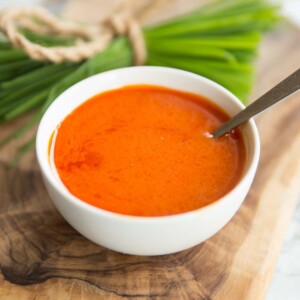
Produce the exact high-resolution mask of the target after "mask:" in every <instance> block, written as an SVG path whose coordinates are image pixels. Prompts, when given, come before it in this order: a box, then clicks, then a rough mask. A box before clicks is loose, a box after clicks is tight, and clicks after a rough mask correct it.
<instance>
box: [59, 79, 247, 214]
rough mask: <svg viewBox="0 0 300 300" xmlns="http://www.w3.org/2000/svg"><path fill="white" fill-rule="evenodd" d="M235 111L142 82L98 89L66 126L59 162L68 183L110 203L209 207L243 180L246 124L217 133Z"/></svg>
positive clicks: (142, 207)
mask: <svg viewBox="0 0 300 300" xmlns="http://www.w3.org/2000/svg"><path fill="white" fill-rule="evenodd" d="M226 120H228V116H227V115H226V113H224V112H223V111H222V110H221V109H220V108H219V107H217V106H216V105H214V104H213V103H211V102H210V101H209V100H207V99H205V98H204V97H200V96H198V95H194V94H190V93H185V92H180V91H176V90H171V89H167V88H163V87H158V86H148V85H136V86H127V87H124V88H120V89H116V90H112V91H108V92H105V93H102V94H98V95H96V96H94V97H92V98H91V99H89V100H88V101H86V102H84V103H83V104H82V105H80V106H79V107H78V108H76V109H75V110H74V111H73V112H72V113H71V114H69V115H68V116H67V117H66V118H65V119H64V120H63V121H62V123H61V126H60V127H59V129H58V133H57V137H56V141H55V148H54V162H55V166H56V168H57V171H58V174H59V176H60V178H61V180H62V182H63V183H64V185H65V186H66V187H67V189H68V190H69V191H70V192H71V193H72V194H73V195H75V196H76V197H78V198H79V199H81V200H82V201H85V202H87V203H89V204H91V205H94V206H96V207H100V208H102V209H105V210H108V211H112V212H116V213H121V214H126V215H135V216H164V215H172V214H178V213H183V212H187V211H191V210H194V209H197V208H200V207H203V206H205V205H208V204H210V203H212V202H214V201H216V200H217V199H219V198H220V197H222V196H224V195H225V194H226V193H228V192H229V191H230V190H231V189H232V188H233V187H234V186H235V185H236V184H237V183H238V181H239V180H240V178H241V176H242V172H243V168H244V162H245V146H244V142H243V139H242V136H241V133H240V132H239V130H236V131H234V132H233V133H232V134H229V135H227V136H225V137H222V138H219V139H213V138H209V137H208V136H207V133H209V132H213V130H214V129H216V128H217V127H218V126H219V125H220V124H222V123H223V122H225V121H226Z"/></svg>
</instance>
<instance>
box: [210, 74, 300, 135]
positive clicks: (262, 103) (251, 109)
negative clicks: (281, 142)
mask: <svg viewBox="0 0 300 300" xmlns="http://www.w3.org/2000/svg"><path fill="white" fill-rule="evenodd" d="M299 89H300V69H298V70H297V71H296V72H294V73H293V74H292V75H290V76H289V77H287V78H286V79H284V80H283V81H281V82H280V83H278V84H277V85H276V86H274V87H273V88H272V89H271V90H269V91H268V92H266V93H265V94H264V95H262V96H261V97H260V98H258V99H257V100H256V101H254V102H253V103H252V104H250V105H249V106H247V107H246V108H245V109H244V110H242V111H241V112H239V113H238V114H237V115H235V116H234V117H233V118H231V119H230V120H229V121H227V122H226V123H224V124H223V125H222V126H220V127H219V128H218V129H217V130H216V131H215V132H214V133H213V134H212V135H213V137H214V138H219V137H221V136H223V135H224V134H226V133H228V132H230V131H231V130H232V129H234V128H236V127H238V126H240V125H241V124H243V123H245V122H246V121H248V120H249V119H250V118H252V117H253V116H255V115H256V114H258V113H260V112H261V111H263V110H265V109H267V108H268V107H270V106H272V105H273V104H275V103H277V102H279V101H281V100H283V99H285V98H286V97H288V96H290V95H291V94H293V93H294V92H296V91H297V90H299Z"/></svg>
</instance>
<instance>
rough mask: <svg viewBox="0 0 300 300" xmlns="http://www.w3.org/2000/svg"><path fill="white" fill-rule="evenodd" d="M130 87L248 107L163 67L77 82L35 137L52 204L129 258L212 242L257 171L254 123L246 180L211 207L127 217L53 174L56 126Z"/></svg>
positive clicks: (247, 130) (248, 137) (230, 109)
mask: <svg viewBox="0 0 300 300" xmlns="http://www.w3.org/2000/svg"><path fill="white" fill-rule="evenodd" d="M131 84H152V85H160V86H165V87H169V88H173V89H177V90H181V91H187V92H192V93H195V94H200V95H203V96H205V97H207V98H209V99H211V100H212V101H213V102H215V103H216V104H217V105H218V106H220V107H222V108H223V109H224V110H225V111H226V112H227V113H228V114H229V115H230V116H233V115H234V114H236V113H237V112H239V111H240V110H242V109H243V108H244V106H243V105H242V104H241V102H240V101H239V100H238V99H237V98H236V97H235V96H234V95H233V94H232V93H230V92H229V91H227V90H226V89H225V88H223V87H221V86H220V85H218V84H217V83H215V82H213V81H211V80H208V79H206V78H204V77H201V76H198V75H195V74H192V73H189V72H185V71H181V70H176V69H170V68H163V67H131V68H124V69H118V70H113V71H108V72H105V73H101V74H98V75H95V76H92V77H89V78H87V79H85V80H83V81H81V82H79V83H77V84H75V85H74V86H72V87H71V88H69V89H68V90H66V91H65V92H64V93H62V94H61V95H60V96H59V97H58V98H57V99H56V100H55V101H54V102H53V104H52V105H51V106H50V107H49V108H48V110H47V111H46V113H45V115H44V117H43V119H42V120H41V123H40V125H39V129H38V133H37V139H36V151H37V158H38V162H39V165H40V168H41V171H42V176H43V179H44V182H45V184H46V188H47V190H48V192H49V194H50V196H51V198H52V201H53V203H54V204H55V206H56V207H57V209H58V210H59V212H60V213H61V214H62V215H63V217H64V218H65V219H66V220H67V221H68V223H69V224H71V225H72V226H73V227H74V228H75V229H76V230H77V231H79V232H80V233H81V234H82V235H84V236H85V237H86V238H88V239H90V240H91V241H93V242H95V243H96V244H99V245H101V246H104V247H107V248H109V249H112V250H115V251H119V252H123V253H127V254H135V255H162V254H169V253H174V252H178V251H181V250H184V249H187V248H190V247H192V246H195V245H197V244H199V243H201V242H203V241H205V240H206V239H208V238H210V237H211V236H212V235H214V234H215V233H216V232H218V231H219V230H220V229H221V228H222V227H223V226H224V225H225V224H226V223H227V222H228V221H229V220H230V219H231V218H232V217H233V215H234V214H235V212H236V211H237V210H238V208H239V207H240V205H241V204H242V202H243V200H244V198H245V196H246V194H247V192H248V190H249V188H250V185H251V183H252V181H253V177H254V174H255V171H256V168H257V164H258V159H259V149H260V144H259V136H258V133H257V129H256V126H255V124H254V122H253V120H251V121H250V122H248V123H247V124H245V125H244V126H243V127H242V134H243V138H244V141H245V145H246V164H245V170H244V174H243V177H242V179H241V180H240V182H239V183H238V184H237V185H236V187H235V188H234V189H233V190H231V191H230V192H229V193H228V194H226V195H225V196H224V197H222V198H220V199H219V200H217V201H216V202H214V203H212V204H210V205H208V206H205V207H203V208H199V209H196V210H194V211H190V212H186V213H182V214H177V215H171V216H162V217H135V216H127V215H121V214H117V213H113V212H109V211H105V210H103V209H100V208H97V207H94V206H91V205H90V204H87V203H85V202H83V201H81V200H80V199H78V198H76V197H75V196H73V195H72V194H71V193H69V192H68V190H67V189H66V188H64V186H62V184H61V183H60V182H59V180H57V178H56V177H55V176H54V174H53V172H52V171H51V168H50V164H49V157H48V145H49V140H50V137H51V135H52V133H53V131H54V130H55V128H56V127H57V125H58V124H59V123H60V122H61V121H62V120H63V119H64V118H65V117H66V116H67V115H68V114H69V113H70V112H71V111H72V110H74V109H75V108H76V107H77V106H79V105H80V104H81V103H83V102H84V101H86V100H87V99H89V98H90V97H92V96H94V95H95V94H98V93H101V92H104V91H107V90H111V89H116V88H120V87H123V86H126V85H131ZM141 105H142V104H141ZM99 118H101V116H99ZM83 130H84V128H83Z"/></svg>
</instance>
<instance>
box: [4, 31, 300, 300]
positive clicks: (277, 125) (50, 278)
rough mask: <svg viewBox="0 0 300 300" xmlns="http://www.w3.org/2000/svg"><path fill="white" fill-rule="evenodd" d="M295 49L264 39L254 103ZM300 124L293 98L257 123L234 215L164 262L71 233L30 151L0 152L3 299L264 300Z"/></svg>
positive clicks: (289, 197) (292, 194) (298, 40)
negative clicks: (251, 175)
mask: <svg viewBox="0 0 300 300" xmlns="http://www.w3.org/2000/svg"><path fill="white" fill-rule="evenodd" d="M299 50H300V35H299V32H298V31H296V30H295V29H293V28H288V27H287V28H280V29H278V30H277V31H275V32H274V33H272V34H271V35H268V36H267V38H266V39H265V40H264V42H263V45H262V48H261V51H260V58H259V60H258V76H257V83H256V89H255V91H254V94H253V96H252V98H253V99H254V98H256V97H257V96H259V95H261V94H263V93H264V92H265V91H266V90H268V89H269V88H270V87H272V86H273V85H274V84H275V83H277V82H279V81H280V80H282V79H283V78H285V77H286V76H287V75H289V73H291V72H292V71H294V70H295V69H296V68H297V67H298V66H299V64H300V55H299V53H300V52H299ZM299 120H300V95H299V94H296V95H294V96H293V97H292V98H290V99H289V100H286V101H284V102H283V103H280V104H278V105H277V106H276V107H274V108H273V109H271V110H269V111H267V112H265V113H264V114H263V115H261V116H259V117H258V118H257V123H258V127H259V132H260V136H261V141H262V153H261V161H260V165H259V169H258V173H257V176H256V178H255V181H254V184H253V186H252V188H251V190H250V192H249V195H248V197H247V199H246V200H245V202H244V204H243V206H242V207H241V209H240V210H239V211H238V213H237V214H236V215H235V217H234V218H233V220H232V221H231V222H230V223H229V224H228V225H227V226H226V227H225V228H224V229H223V230H221V231H220V232H219V233H218V234H216V235H215V236H214V237H212V238H211V239H209V240H208V241H206V242H205V243H202V244H201V245H199V246H196V247H194V248H192V249H189V250H186V251H183V252H181V253H177V254H173V255H168V256H161V257H137V256H128V255H123V254H120V253H116V252H113V251H110V250H107V249H105V248H102V247H100V246H97V245H95V244H93V243H92V242H90V241H88V240H86V239H85V238H84V237H82V236H81V235H80V234H78V233H77V232H76V231H75V230H74V229H72V228H71V227H70V226H69V225H68V224H67V223H66V222H65V221H64V220H63V218H62V217H61V216H60V215H59V214H58V212H57V211H56V209H55V208H54V206H53V205H52V203H51V201H50V199H49V197H48V195H47V193H46V191H45V189H44V185H43V183H42V180H41V176H40V172H39V170H38V167H37V163H36V159H35V155H34V153H33V152H31V153H29V154H28V155H27V156H26V157H25V159H24V160H23V161H22V163H21V164H19V165H18V166H15V167H13V168H9V167H7V166H6V164H5V161H7V160H8V159H9V157H11V155H12V153H13V152H14V150H15V148H16V147H17V145H18V142H14V143H12V144H11V145H10V146H9V147H8V148H6V149H5V150H4V151H2V152H1V153H0V158H1V161H2V163H1V164H0V270H1V273H0V299H1V300H2V299H18V300H19V299H24V300H27V299H131V298H134V299H195V300H196V299H197V300H200V299H203V300H204V299H205V300H209V299H220V300H227V299H228V300H240V299H243V300H244V299H245V300H248V299H249V300H250V299H251V300H259V299H263V298H264V296H265V293H266V290H267V288H268V283H269V281H270V276H271V275H272V272H273V269H274V267H275V264H276V260H277V257H278V253H279V250H280V247H281V244H282V240H283V237H284V234H285V231H286V229H287V226H288V223H289V220H290V218H291V215H292V213H293V211H294V208H295V205H296V200H297V195H298V192H299V182H300V160H299V149H300V125H299ZM18 122H19V121H18ZM15 126H17V123H12V124H9V125H7V126H5V127H1V131H0V136H1V135H5V134H6V133H7V132H9V131H11V130H12V129H13V128H14V127H15Z"/></svg>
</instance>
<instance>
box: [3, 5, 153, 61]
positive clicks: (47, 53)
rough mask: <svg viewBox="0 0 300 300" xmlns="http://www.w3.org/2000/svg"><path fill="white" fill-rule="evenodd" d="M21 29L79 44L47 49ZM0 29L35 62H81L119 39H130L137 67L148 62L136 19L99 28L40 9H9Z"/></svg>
mask: <svg viewBox="0 0 300 300" xmlns="http://www.w3.org/2000/svg"><path fill="white" fill-rule="evenodd" d="M20 26H21V27H23V28H27V29H29V30H31V31H33V32H35V33H38V34H58V35H60V36H69V37H75V38H76V40H75V43H74V45H72V46H55V47H44V46H42V45H39V44H36V43H33V42H32V41H30V40H29V39H28V38H26V37H25V36H24V35H23V34H22V33H21V32H20V31H19V30H18V28H19V27H20ZM0 28H1V30H2V31H3V33H4V34H5V35H6V37H7V38H8V40H9V41H10V43H11V44H12V45H13V46H14V47H16V48H19V49H22V50H23V51H25V52H26V53H27V54H28V56H29V57H31V58H32V59H34V60H41V61H51V62H53V63H60V62H63V61H71V62H79V61H82V60H85V59H88V58H90V57H92V56H93V55H95V54H96V53H98V52H100V51H102V50H104V49H105V48H106V46H107V45H108V44H109V43H110V42H111V41H112V40H113V38H114V37H115V36H116V35H127V36H128V38H129V40H130V43H131V45H132V48H133V53H134V64H135V65H142V64H144V63H145V61H146V59H147V51H146V46H145V41H144V37H143V33H142V30H141V27H140V26H139V24H138V22H137V21H135V20H134V19H133V18H131V17H126V16H125V15H124V14H123V15H122V14H120V13H118V14H115V15H114V16H112V17H111V18H109V19H108V20H107V21H106V22H103V23H101V24H98V25H83V24H79V23H75V22H70V21H68V20H64V19H59V18H57V17H55V16H54V15H52V14H51V13H49V12H48V11H47V10H45V9H43V8H39V7H31V8H24V7H23V8H9V9H6V10H4V11H3V12H2V13H1V15H0Z"/></svg>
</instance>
